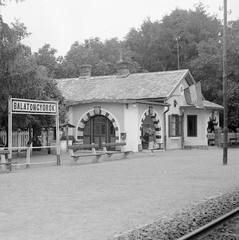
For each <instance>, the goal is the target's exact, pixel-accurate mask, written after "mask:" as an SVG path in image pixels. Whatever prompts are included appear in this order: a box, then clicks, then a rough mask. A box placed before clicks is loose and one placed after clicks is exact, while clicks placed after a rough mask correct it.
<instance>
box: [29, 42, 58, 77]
mask: <svg viewBox="0 0 239 240" xmlns="http://www.w3.org/2000/svg"><path fill="white" fill-rule="evenodd" d="M56 53H57V50H56V49H54V48H51V46H50V44H45V45H44V46H43V47H42V48H40V49H39V50H38V52H36V53H34V54H33V56H34V58H35V61H36V63H37V64H38V65H39V66H44V67H45V68H46V71H47V76H48V77H51V78H54V77H55V76H56V69H57V65H58V62H57V58H56V57H55V54H56Z"/></svg>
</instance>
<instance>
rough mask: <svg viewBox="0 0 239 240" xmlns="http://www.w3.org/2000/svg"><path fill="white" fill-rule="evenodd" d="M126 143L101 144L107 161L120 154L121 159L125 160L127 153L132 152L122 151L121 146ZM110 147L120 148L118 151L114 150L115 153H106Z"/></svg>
mask: <svg viewBox="0 0 239 240" xmlns="http://www.w3.org/2000/svg"><path fill="white" fill-rule="evenodd" d="M125 145H126V143H125V142H120V143H102V147H103V152H104V154H105V155H106V157H107V160H109V159H110V157H111V156H112V155H114V154H122V155H123V158H126V157H127V156H128V155H129V153H131V152H132V151H123V150H122V146H125ZM110 147H120V150H118V151H117V150H115V151H108V150H107V148H110Z"/></svg>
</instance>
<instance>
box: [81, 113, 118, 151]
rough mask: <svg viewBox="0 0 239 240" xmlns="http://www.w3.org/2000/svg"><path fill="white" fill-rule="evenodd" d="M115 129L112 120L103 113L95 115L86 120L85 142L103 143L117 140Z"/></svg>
mask: <svg viewBox="0 0 239 240" xmlns="http://www.w3.org/2000/svg"><path fill="white" fill-rule="evenodd" d="M115 140H116V137H115V129H114V126H113V124H112V122H111V121H110V120H109V119H108V118H107V117H105V116H103V115H95V116H93V117H91V118H89V120H88V121H87V122H86V124H85V127H84V131H83V143H84V144H90V143H96V144H99V148H101V144H102V143H103V142H115Z"/></svg>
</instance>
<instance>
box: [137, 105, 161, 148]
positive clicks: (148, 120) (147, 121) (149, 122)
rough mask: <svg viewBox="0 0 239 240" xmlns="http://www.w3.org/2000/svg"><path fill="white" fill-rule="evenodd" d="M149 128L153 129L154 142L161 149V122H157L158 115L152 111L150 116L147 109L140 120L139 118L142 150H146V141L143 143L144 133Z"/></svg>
mask: <svg viewBox="0 0 239 240" xmlns="http://www.w3.org/2000/svg"><path fill="white" fill-rule="evenodd" d="M149 126H152V127H154V130H155V135H156V142H157V143H159V147H160V148H161V149H162V148H163V143H162V133H161V130H162V128H161V122H160V120H159V117H158V114H157V113H156V112H155V110H154V109H153V114H152V115H150V113H149V110H148V109H147V110H146V111H145V112H144V114H143V116H142V118H141V125H140V136H141V144H142V148H143V149H147V148H148V143H147V140H146V141H144V136H145V132H146V131H147V130H148V128H149Z"/></svg>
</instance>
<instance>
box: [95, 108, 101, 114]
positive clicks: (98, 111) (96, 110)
mask: <svg viewBox="0 0 239 240" xmlns="http://www.w3.org/2000/svg"><path fill="white" fill-rule="evenodd" d="M94 111H95V115H99V114H100V111H101V106H94Z"/></svg>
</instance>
